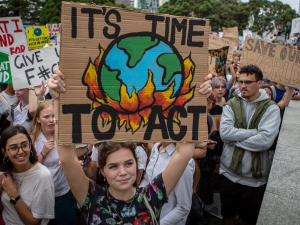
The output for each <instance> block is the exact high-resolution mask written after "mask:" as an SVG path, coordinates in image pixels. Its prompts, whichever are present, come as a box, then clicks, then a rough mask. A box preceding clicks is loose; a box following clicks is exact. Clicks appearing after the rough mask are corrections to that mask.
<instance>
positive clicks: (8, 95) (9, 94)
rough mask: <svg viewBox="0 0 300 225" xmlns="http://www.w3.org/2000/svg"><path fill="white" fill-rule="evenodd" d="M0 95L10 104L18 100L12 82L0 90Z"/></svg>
mask: <svg viewBox="0 0 300 225" xmlns="http://www.w3.org/2000/svg"><path fill="white" fill-rule="evenodd" d="M1 95H2V96H3V97H4V98H5V99H6V101H7V102H8V104H9V105H10V106H12V105H14V104H15V103H16V102H18V99H17V96H16V95H15V90H14V87H13V84H7V87H6V88H5V90H4V91H2V92H1Z"/></svg>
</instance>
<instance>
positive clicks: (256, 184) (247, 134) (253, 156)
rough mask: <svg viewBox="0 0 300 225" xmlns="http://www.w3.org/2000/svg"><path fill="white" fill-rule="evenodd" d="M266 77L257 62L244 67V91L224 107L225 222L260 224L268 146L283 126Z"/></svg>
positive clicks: (241, 84) (222, 175)
mask: <svg viewBox="0 0 300 225" xmlns="http://www.w3.org/2000/svg"><path fill="white" fill-rule="evenodd" d="M262 79H263V74H262V72H261V70H260V69H259V68H258V67H257V66H255V65H247V66H244V67H242V68H241V70H240V77H239V80H238V82H239V89H240V92H241V93H240V94H238V95H236V96H235V97H233V98H232V99H230V100H229V101H228V102H227V103H226V105H225V106H224V107H223V113H222V117H221V125H220V135H221V138H222V140H223V141H224V148H223V154H222V156H221V165H220V171H219V173H220V195H221V206H222V215H223V224H224V225H227V224H228V225H229V224H232V225H234V224H235V216H236V215H239V217H240V218H241V220H242V224H247V225H248V224H249V225H250V224H256V221H257V218H258V214H259V210H260V206H261V203H262V199H263V195H264V192H265V188H266V183H267V179H268V175H269V171H270V162H269V157H268V155H269V154H268V149H269V148H270V147H271V145H272V144H273V142H274V139H275V138H276V136H277V134H278V130H279V124H280V112H279V107H278V106H277V105H276V104H275V103H274V102H273V101H271V100H270V99H269V97H268V95H267V94H266V92H265V91H264V90H260V89H259V87H260V86H261V83H262Z"/></svg>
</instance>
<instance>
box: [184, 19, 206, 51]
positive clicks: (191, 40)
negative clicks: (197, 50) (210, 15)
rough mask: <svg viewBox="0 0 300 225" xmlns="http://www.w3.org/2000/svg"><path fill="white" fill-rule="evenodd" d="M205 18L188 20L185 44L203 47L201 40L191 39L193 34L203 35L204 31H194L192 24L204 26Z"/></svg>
mask: <svg viewBox="0 0 300 225" xmlns="http://www.w3.org/2000/svg"><path fill="white" fill-rule="evenodd" d="M205 24H206V21H205V20H190V21H189V33H188V38H187V45H188V46H194V47H203V41H193V37H194V36H203V35H204V31H194V26H195V25H199V26H205Z"/></svg>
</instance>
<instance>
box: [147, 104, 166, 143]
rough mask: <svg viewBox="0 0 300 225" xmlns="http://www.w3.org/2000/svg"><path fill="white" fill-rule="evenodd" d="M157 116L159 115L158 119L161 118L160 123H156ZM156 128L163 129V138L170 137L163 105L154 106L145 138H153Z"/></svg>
mask: <svg viewBox="0 0 300 225" xmlns="http://www.w3.org/2000/svg"><path fill="white" fill-rule="evenodd" d="M156 116H158V120H159V123H158V124H155V120H156ZM154 129H158V130H161V134H162V138H163V139H169V135H168V130H167V126H166V124H165V119H164V115H163V112H162V107H161V106H153V108H152V112H151V114H150V116H149V119H148V125H147V129H146V132H145V134H144V140H150V139H151V136H152V133H153V130H154Z"/></svg>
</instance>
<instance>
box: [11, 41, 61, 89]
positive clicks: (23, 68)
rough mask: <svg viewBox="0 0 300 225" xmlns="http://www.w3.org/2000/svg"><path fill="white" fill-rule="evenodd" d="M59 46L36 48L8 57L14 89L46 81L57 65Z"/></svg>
mask: <svg viewBox="0 0 300 225" xmlns="http://www.w3.org/2000/svg"><path fill="white" fill-rule="evenodd" d="M59 50H60V49H59V47H49V48H44V49H38V50H34V51H30V52H25V53H24V54H19V55H13V56H10V57H9V62H10V67H11V73H12V80H13V85H14V89H16V90H17V89H22V88H28V87H34V86H38V85H40V84H41V82H42V81H44V84H46V83H48V80H49V78H50V77H51V75H52V74H53V70H54V69H55V68H58V65H59Z"/></svg>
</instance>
